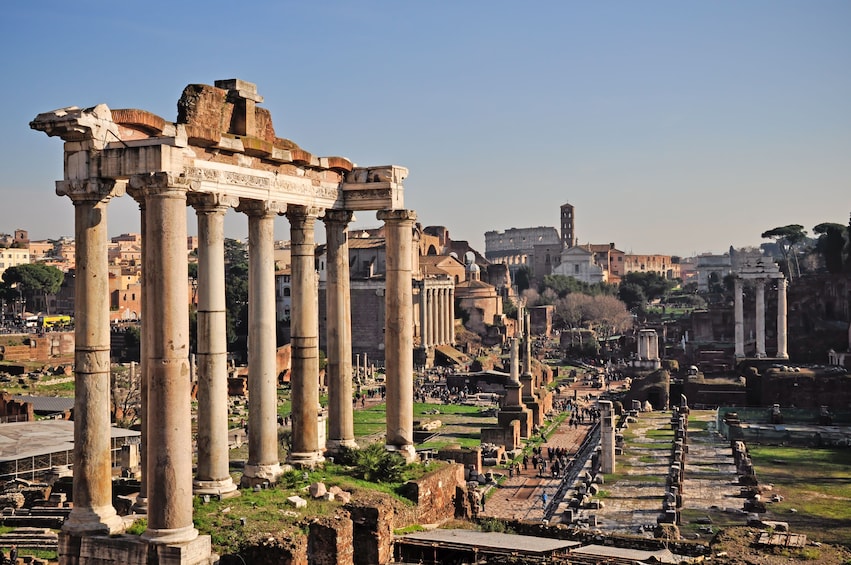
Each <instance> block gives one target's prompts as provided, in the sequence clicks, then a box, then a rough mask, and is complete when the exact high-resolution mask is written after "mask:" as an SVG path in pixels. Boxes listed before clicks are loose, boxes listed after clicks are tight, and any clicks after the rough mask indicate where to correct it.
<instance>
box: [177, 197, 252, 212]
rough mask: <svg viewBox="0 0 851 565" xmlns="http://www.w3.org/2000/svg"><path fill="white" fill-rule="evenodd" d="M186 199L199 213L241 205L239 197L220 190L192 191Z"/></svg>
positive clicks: (222, 210)
mask: <svg viewBox="0 0 851 565" xmlns="http://www.w3.org/2000/svg"><path fill="white" fill-rule="evenodd" d="M186 201H187V202H188V203H189V205H190V206H192V207H193V208H195V211H196V212H198V213H205V212H213V213H216V212H225V211H227V209H228V208H236V207H237V206H239V198H237V197H236V196H230V195H227V194H223V193H220V192H190V193H189V194H187V195H186Z"/></svg>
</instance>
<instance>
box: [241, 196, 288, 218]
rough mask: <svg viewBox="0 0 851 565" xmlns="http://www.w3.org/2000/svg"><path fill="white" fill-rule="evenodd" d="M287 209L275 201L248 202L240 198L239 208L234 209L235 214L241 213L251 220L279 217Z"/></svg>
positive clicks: (284, 205)
mask: <svg viewBox="0 0 851 565" xmlns="http://www.w3.org/2000/svg"><path fill="white" fill-rule="evenodd" d="M287 209H288V206H287V205H286V203H284V202H278V201H275V200H249V199H247V198H240V199H239V206H237V207H236V211H237V212H242V213H243V214H245V215H246V216H249V217H253V218H263V217H267V216H280V215H281V214H283V213H284V212H285V211H287Z"/></svg>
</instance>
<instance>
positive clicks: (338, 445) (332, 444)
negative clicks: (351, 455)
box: [325, 439, 360, 454]
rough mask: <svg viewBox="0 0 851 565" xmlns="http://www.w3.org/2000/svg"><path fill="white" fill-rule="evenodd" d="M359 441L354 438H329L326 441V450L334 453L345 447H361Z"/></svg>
mask: <svg viewBox="0 0 851 565" xmlns="http://www.w3.org/2000/svg"><path fill="white" fill-rule="evenodd" d="M359 447H360V446H358V442H356V441H355V440H353V439H329V440H326V441H325V450H326V451H327V452H328V453H331V454H334V453H339V452H341V451H343V450H344V449H359Z"/></svg>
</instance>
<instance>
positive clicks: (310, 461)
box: [287, 451, 325, 469]
mask: <svg viewBox="0 0 851 565" xmlns="http://www.w3.org/2000/svg"><path fill="white" fill-rule="evenodd" d="M324 462H325V456H324V455H323V454H322V452H321V451H304V452H291V453H290V454H289V456H288V457H287V463H289V464H290V465H292V466H293V467H295V468H297V469H314V468H316V467H318V466H319V465H321V464H322V463H324Z"/></svg>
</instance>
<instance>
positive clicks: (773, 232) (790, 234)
mask: <svg viewBox="0 0 851 565" xmlns="http://www.w3.org/2000/svg"><path fill="white" fill-rule="evenodd" d="M760 237H762V238H765V239H773V240H774V241H775V243H776V244H777V246H778V247H779V248H780V253H781V254H782V255H783V260H784V262H785V263H786V275H787V276H788V277H789V280H790V281H791V280H792V261H793V260H794V262H795V274H796V275H797V276H799V277H800V276H801V268H800V266H799V265H798V247H799V246H800V245H801V244H802V243H803V242H805V241H806V240H807V230H805V229H804V226H802V225H800V224H789V225H788V226H779V227H776V228H774V229H770V230H768V231H764V232H762V235H761V236H760Z"/></svg>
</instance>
